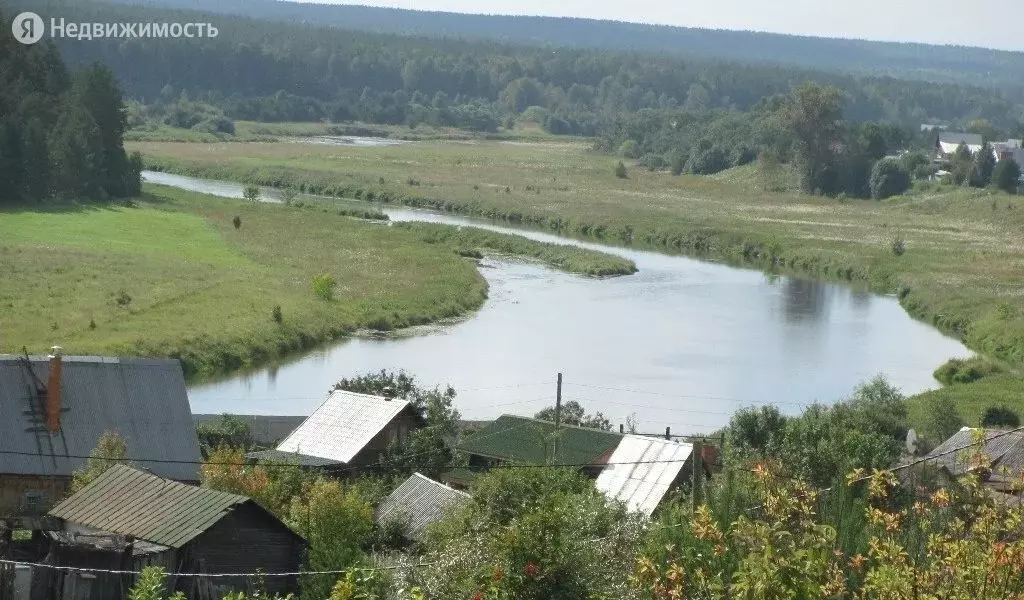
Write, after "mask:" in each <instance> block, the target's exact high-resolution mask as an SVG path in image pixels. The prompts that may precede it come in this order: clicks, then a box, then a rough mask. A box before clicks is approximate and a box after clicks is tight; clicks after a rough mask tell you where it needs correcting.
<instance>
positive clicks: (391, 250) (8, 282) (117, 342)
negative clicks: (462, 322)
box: [0, 185, 635, 376]
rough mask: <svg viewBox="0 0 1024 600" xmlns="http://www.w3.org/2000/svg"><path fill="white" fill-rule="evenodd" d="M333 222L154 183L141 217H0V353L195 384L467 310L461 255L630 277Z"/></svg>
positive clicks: (586, 261) (467, 277)
mask: <svg viewBox="0 0 1024 600" xmlns="http://www.w3.org/2000/svg"><path fill="white" fill-rule="evenodd" d="M339 212H341V213H344V212H345V211H336V210H334V209H333V208H328V207H327V206H321V205H314V204H311V205H307V206H304V207H301V208H300V207H287V206H283V205H268V204H259V205H257V204H251V203H247V202H243V201H235V200H226V199H223V198H215V197H211V196H204V195H201V194H194V193H191V192H185V191H181V190H176V189H172V188H166V187H162V186H151V185H147V186H145V194H144V196H143V198H141V199H140V201H139V202H138V203H137V205H136V206H135V207H124V206H94V205H61V206H48V207H32V209H31V210H28V209H25V210H18V209H5V210H3V212H2V213H0V273H2V276H0V309H2V310H0V331H2V332H3V338H2V339H0V344H2V347H0V351H3V352H20V351H21V349H22V347H25V348H27V349H28V351H29V352H36V353H38V352H43V351H45V350H46V349H47V348H48V347H49V346H50V345H52V344H54V343H59V344H60V345H62V346H64V347H65V349H66V351H67V352H68V353H70V354H114V355H147V356H172V357H177V358H180V359H182V362H183V364H184V368H185V370H186V372H187V373H188V374H189V375H193V376H195V375H198V376H203V375H209V374H214V373H221V372H226V371H230V370H234V369H238V368H242V367H245V366H250V365H256V364H260V363H265V362H267V361H269V360H272V359H273V358H276V357H278V356H282V355H284V354H287V353H290V352H293V351H297V350H300V349H304V348H308V347H311V346H313V345H316V344H319V343H323V342H325V341H328V340H331V339H335V338H337V337H339V336H342V335H345V334H349V333H352V332H353V331H355V330H358V329H361V328H372V329H378V330H390V329H393V328H397V327H405V326H410V325H415V324H421V323H427V322H432V321H437V320H440V319H444V318H448V317H456V316H459V315H463V314H465V313H467V312H469V311H472V310H474V309H476V308H477V307H479V306H480V305H481V304H482V303H483V301H484V300H485V298H486V295H487V284H486V282H485V281H484V279H483V278H482V277H481V275H480V273H479V272H478V270H477V268H476V265H475V262H474V261H472V260H467V259H466V258H464V257H463V256H460V253H461V254H463V255H465V254H467V251H471V252H469V253H471V254H475V253H477V252H479V250H480V249H483V250H485V251H492V250H502V251H506V252H507V253H511V254H521V255H523V256H528V257H532V258H536V259H538V260H541V261H542V262H546V263H548V264H552V265H553V266H556V267H561V268H564V269H566V270H575V271H577V272H587V271H588V269H589V270H602V269H609V268H614V267H617V268H618V269H619V270H620V271H621V272H632V269H633V268H635V267H633V266H632V263H628V261H626V262H627V263H628V264H626V265H622V264H620V260H621V259H618V258H617V257H612V256H610V255H606V254H603V253H599V252H590V253H587V254H586V255H584V256H583V257H579V255H578V250H577V249H575V248H566V249H565V250H564V252H562V253H560V252H559V251H558V247H555V248H550V247H548V246H549V245H545V244H540V243H537V242H531V241H529V240H525V238H516V240H517V243H516V244H515V245H510V244H509V243H508V241H507V240H503V239H502V236H500V234H495V236H494V237H491V236H488V235H483V234H481V235H478V236H477V237H475V238H473V239H456V238H450V236H451V235H452V234H451V233H446V232H445V231H444V228H437V229H436V230H434V232H433V233H432V234H431V235H432V236H433V238H434V239H425V238H427V237H428V235H427V234H428V232H426V231H422V230H418V229H416V228H406V227H400V226H397V227H389V226H387V225H386V224H382V223H369V222H365V221H360V220H356V219H352V218H349V217H347V216H344V215H343V214H338V213H339ZM236 216H237V217H238V218H239V219H240V227H238V228H236V227H235V226H234V223H233V220H234V218H235V217H236ZM451 229H452V231H454V228H451ZM484 233H487V232H484ZM460 235H464V234H460ZM456 237H458V236H456ZM510 237H512V236H510ZM502 244H505V246H502ZM499 247H500V248H499ZM572 257H577V259H576V262H572V261H571V260H570V258H572ZM609 265H611V266H609ZM574 267H575V268H574ZM320 274H328V275H330V276H331V277H333V278H334V279H335V281H336V282H337V287H336V288H335V290H334V294H333V298H332V299H330V300H324V299H321V298H319V297H317V295H316V294H315V293H314V292H313V289H312V280H313V278H314V277H315V276H317V275H320ZM275 306H279V307H280V319H279V320H278V319H276V318H275Z"/></svg>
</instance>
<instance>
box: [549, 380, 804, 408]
mask: <svg viewBox="0 0 1024 600" xmlns="http://www.w3.org/2000/svg"><path fill="white" fill-rule="evenodd" d="M566 385H573V386H577V387H585V388H590V389H594V390H606V391H611V392H625V393H628V394H646V395H648V396H662V397H665V398H677V399H681V400H721V401H724V402H738V403H740V404H759V405H760V404H763V405H776V404H779V405H789V406H797V407H801V408H803V407H806V406H808V403H805V402H794V401H788V402H787V401H767V400H749V399H747V400H744V399H741V398H728V397H725V396H701V395H694V394H670V393H666V392H654V391H651V390H638V389H633V388H621V387H612V386H604V385H591V384H587V383H574V382H571V381H567V382H566ZM729 414H732V413H729Z"/></svg>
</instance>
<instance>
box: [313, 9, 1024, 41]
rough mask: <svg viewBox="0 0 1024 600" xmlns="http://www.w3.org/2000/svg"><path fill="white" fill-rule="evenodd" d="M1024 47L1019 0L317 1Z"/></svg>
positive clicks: (1021, 12)
mask: <svg viewBox="0 0 1024 600" xmlns="http://www.w3.org/2000/svg"><path fill="white" fill-rule="evenodd" d="M317 1H318V2H331V3H335V4H370V5H373V6H392V7H397V8H411V9H418V10H442V11H451V12H464V13H498V14H526V15H546V16H559V17H587V18H593V19H614V20H619V21H633V22H640V23H662V24H666V25H682V26H689V27H710V28H717V29H753V30H758V31H774V32H779V33H794V34H805V35H816V36H825V37H848V38H865V39H872V40H896V41H908V42H911V41H913V42H927V43H933V44H962V45H968V46H983V47H988V48H1001V49H1005V50H1024V28H1022V27H1021V26H1022V24H1024V0H973V1H971V2H965V1H963V0H853V1H851V0H674V1H673V0H627V1H623V0H562V1H552V0H515V1H513V2H500V3H499V2H486V1H484V2H481V1H480V0H356V1H339V0H317Z"/></svg>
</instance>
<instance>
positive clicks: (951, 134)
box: [935, 131, 985, 159]
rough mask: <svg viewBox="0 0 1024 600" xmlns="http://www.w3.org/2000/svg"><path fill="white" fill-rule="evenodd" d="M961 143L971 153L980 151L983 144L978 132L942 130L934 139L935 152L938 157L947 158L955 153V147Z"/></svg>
mask: <svg viewBox="0 0 1024 600" xmlns="http://www.w3.org/2000/svg"><path fill="white" fill-rule="evenodd" d="M961 144H963V145H964V146H966V147H967V150H968V151H969V152H970V153H971V154H972V155H973V154H977V153H978V152H980V151H981V147H982V146H983V145H984V144H985V140H984V138H982V137H981V134H978V133H960V132H956V131H943V132H941V133H939V136H938V137H937V138H936V139H935V152H936V155H937V156H938V158H942V159H948V158H950V157H952V156H953V155H954V154H955V153H956V149H957V148H959V147H960V145H961Z"/></svg>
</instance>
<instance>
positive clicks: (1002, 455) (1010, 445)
mask: <svg viewBox="0 0 1024 600" xmlns="http://www.w3.org/2000/svg"><path fill="white" fill-rule="evenodd" d="M977 431H978V430H977V429H973V428H971V427H964V428H963V429H961V430H960V431H958V432H956V433H954V434H953V435H952V437H950V438H949V439H948V440H946V441H945V442H942V444H940V445H939V446H938V447H937V448H935V449H934V450H932V451H931V452H930V453H928V455H927V456H926V457H925V458H930V457H935V458H934V461H933V462H932V464H936V465H939V466H941V467H943V468H945V469H946V470H947V471H949V472H950V473H951V474H953V475H962V474H963V473H965V472H967V469H968V468H970V466H971V464H970V461H969V460H965V455H971V454H972V453H974V452H977V451H979V450H980V451H981V453H982V454H984V455H985V456H986V457H988V458H989V460H991V462H992V467H993V471H997V470H999V468H1000V467H1007V468H1009V469H1010V470H1011V472H1013V473H1014V474H1018V475H1019V474H1020V473H1021V472H1024V432H1020V431H1017V432H1013V433H1009V434H1008V433H1006V432H1005V431H999V430H991V429H990V430H986V431H985V440H986V441H985V443H984V445H983V446H981V447H980V448H979V447H978V446H974V445H973V444H974V443H975V436H976V435H977ZM993 438H995V439H993ZM964 447H969V448H966V449H963V450H960V451H957V452H952V451H953V450H954V449H956V448H964ZM947 452H949V454H946V453H947ZM940 455H942V456H940Z"/></svg>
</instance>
